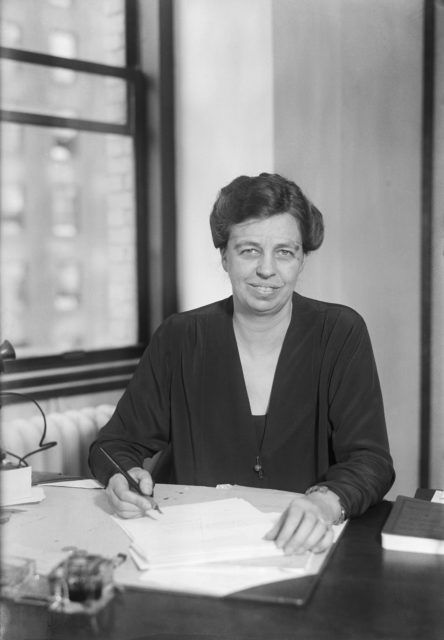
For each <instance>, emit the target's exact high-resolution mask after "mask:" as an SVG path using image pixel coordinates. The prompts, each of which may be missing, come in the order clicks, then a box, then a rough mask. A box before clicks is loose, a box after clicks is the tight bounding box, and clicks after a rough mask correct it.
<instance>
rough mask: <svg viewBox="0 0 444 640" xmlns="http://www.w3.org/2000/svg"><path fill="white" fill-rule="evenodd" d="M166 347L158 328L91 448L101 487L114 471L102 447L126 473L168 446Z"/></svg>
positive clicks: (163, 329) (162, 331) (162, 330)
mask: <svg viewBox="0 0 444 640" xmlns="http://www.w3.org/2000/svg"><path fill="white" fill-rule="evenodd" d="M169 344H170V341H169V339H168V331H167V329H166V327H165V326H161V327H160V328H159V329H158V330H157V332H156V333H155V334H154V335H153V337H152V340H151V342H150V345H149V346H148V348H147V349H146V350H145V352H144V354H143V356H142V358H141V360H140V363H139V365H138V367H137V369H136V371H135V373H134V375H133V377H132V379H131V381H130V382H129V384H128V387H127V389H126V391H125V392H124V394H123V396H122V398H121V399H120V400H119V402H118V404H117V407H116V410H115V412H114V414H113V415H112V416H111V419H110V420H109V422H108V423H107V424H106V425H105V426H104V427H102V429H101V430H100V431H99V434H98V437H97V440H96V441H95V442H93V444H92V445H91V447H90V452H89V466H90V469H91V471H92V473H93V475H94V476H95V477H96V478H97V479H98V480H99V481H100V482H102V484H104V485H106V484H107V483H108V480H109V478H110V477H111V476H112V475H113V474H114V473H115V470H114V469H113V467H112V465H111V464H110V463H109V462H108V461H107V460H106V458H105V457H104V455H103V454H102V453H101V451H100V450H99V446H102V447H104V448H105V449H106V450H107V451H108V452H109V453H110V454H111V455H112V456H113V457H114V458H115V459H116V460H117V461H118V462H119V463H120V464H121V466H122V467H123V468H124V469H126V470H128V469H130V468H132V467H135V466H137V467H141V466H142V465H143V461H144V459H145V458H150V457H152V456H153V455H154V453H156V452H157V451H160V450H162V449H164V448H165V447H166V446H167V445H168V442H169V439H170V433H169V426H170V402H169V389H170V383H169V379H170V353H169Z"/></svg>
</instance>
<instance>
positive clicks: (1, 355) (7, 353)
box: [0, 340, 57, 468]
mask: <svg viewBox="0 0 444 640" xmlns="http://www.w3.org/2000/svg"><path fill="white" fill-rule="evenodd" d="M15 357H16V355H15V350H14V347H13V346H12V344H11V343H10V342H9V340H4V341H3V342H2V343H1V344H0V373H4V371H5V360H15ZM7 396H10V397H15V398H22V399H24V400H27V401H29V402H32V403H33V404H34V405H35V406H36V407H37V409H38V410H39V412H40V414H41V416H42V419H43V432H42V436H41V438H40V442H39V447H38V449H35V450H34V451H31V452H29V453H27V454H26V455H23V456H19V455H16V454H14V453H12V452H11V451H4V450H3V449H2V447H0V464H1V465H5V462H6V460H5V459H6V456H7V455H9V456H12V457H13V458H16V459H17V460H18V466H19V467H20V466H28V463H27V462H26V458H29V457H30V456H32V455H34V454H35V453H38V452H39V451H46V450H47V449H49V448H51V447H55V446H56V444H57V442H44V440H45V437H46V430H47V424H46V416H45V413H44V411H43V409H42V407H41V406H40V405H39V403H38V402H37V401H36V400H34V398H31V397H30V396H28V395H26V394H25V393H18V392H15V391H1V390H0V398H4V397H7ZM0 408H1V404H0ZM3 468H5V466H3Z"/></svg>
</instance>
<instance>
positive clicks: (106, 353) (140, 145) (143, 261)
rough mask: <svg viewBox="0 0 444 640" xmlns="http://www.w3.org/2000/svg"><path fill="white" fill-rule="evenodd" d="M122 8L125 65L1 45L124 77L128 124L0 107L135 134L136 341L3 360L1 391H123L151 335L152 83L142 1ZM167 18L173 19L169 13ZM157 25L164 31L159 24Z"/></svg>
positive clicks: (7, 51) (35, 60)
mask: <svg viewBox="0 0 444 640" xmlns="http://www.w3.org/2000/svg"><path fill="white" fill-rule="evenodd" d="M168 4H169V2H168ZM124 6H125V35H126V65H125V66H122V67H119V66H112V65H107V64H103V63H97V62H90V61H86V60H82V59H77V58H76V59H71V58H63V57H59V56H54V55H51V54H46V53H38V52H34V51H27V50H23V49H16V48H10V47H0V58H4V59H9V60H14V61H18V62H26V63H29V64H38V65H43V66H46V67H48V68H51V67H59V68H64V69H69V70H73V71H78V72H83V73H91V74H95V75H102V76H107V77H110V76H111V77H116V78H121V79H123V80H125V82H126V86H127V109H126V121H125V123H124V124H114V123H104V122H96V121H90V120H86V119H82V118H70V117H61V116H52V115H46V114H37V113H32V112H29V113H28V112H19V111H12V110H4V109H0V121H3V122H12V123H18V124H26V125H31V126H33V125H34V126H44V127H48V128H69V129H74V130H77V131H87V132H96V133H110V134H117V135H126V136H131V137H132V139H133V159H134V190H135V203H134V206H135V216H136V220H135V223H136V229H137V238H136V247H135V248H136V276H137V309H136V314H137V326H138V336H137V342H136V343H135V344H131V345H128V346H126V347H118V348H107V349H100V350H76V351H69V352H65V353H60V354H51V355H42V356H33V357H23V358H17V359H15V360H7V361H4V362H3V372H2V375H1V388H2V391H14V392H24V393H31V394H32V395H33V396H34V397H36V398H47V397H53V396H63V395H74V394H79V393H94V392H97V391H103V390H114V389H119V388H122V389H123V388H124V387H125V386H126V384H127V383H128V381H129V380H130V378H131V376H132V374H133V372H134V369H135V367H136V365H137V362H138V360H139V359H140V356H141V354H142V353H143V351H144V349H145V347H146V345H147V343H148V341H149V338H150V328H151V327H150V307H151V305H150V273H149V258H148V251H147V247H148V239H149V220H148V214H147V204H148V199H147V189H146V188H145V187H144V181H145V180H146V177H147V171H148V166H147V150H146V144H147V110H146V91H147V85H148V84H149V82H148V80H147V78H146V75H145V74H144V73H143V71H142V70H141V68H140V64H139V46H138V20H137V17H138V2H137V0H126V2H125V5H124ZM169 18H170V19H171V15H170V16H169ZM158 28H159V30H160V25H158ZM5 338H6V339H7V336H1V339H2V340H3V339H5Z"/></svg>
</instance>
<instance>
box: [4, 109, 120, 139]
mask: <svg viewBox="0 0 444 640" xmlns="http://www.w3.org/2000/svg"><path fill="white" fill-rule="evenodd" d="M127 111H128V105H127ZM0 120H2V121H4V122H15V123H17V124H24V125H25V124H28V125H35V126H40V127H57V128H67V129H75V130H76V131H94V132H96V133H115V134H118V135H130V134H131V133H132V131H131V126H130V123H129V121H128V122H127V123H126V124H114V123H112V122H96V121H94V120H82V119H80V118H64V117H62V116H51V115H44V114H40V113H28V112H25V111H23V112H22V111H12V110H11V111H9V110H6V109H1V110H0ZM127 120H129V119H128V114H127Z"/></svg>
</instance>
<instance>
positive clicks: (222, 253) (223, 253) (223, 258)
mask: <svg viewBox="0 0 444 640" xmlns="http://www.w3.org/2000/svg"><path fill="white" fill-rule="evenodd" d="M220 261H221V262H222V267H223V268H224V271H228V269H227V247H222V248H221V250H220Z"/></svg>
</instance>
